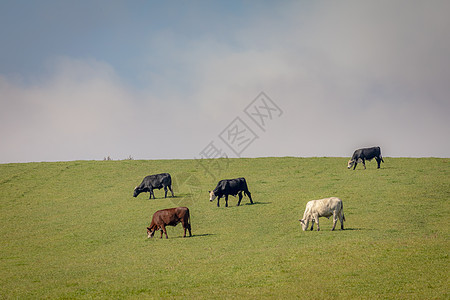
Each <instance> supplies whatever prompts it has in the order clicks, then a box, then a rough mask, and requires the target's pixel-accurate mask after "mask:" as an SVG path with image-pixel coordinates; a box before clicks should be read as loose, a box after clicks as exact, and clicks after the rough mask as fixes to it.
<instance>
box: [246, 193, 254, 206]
mask: <svg viewBox="0 0 450 300" xmlns="http://www.w3.org/2000/svg"><path fill="white" fill-rule="evenodd" d="M245 194H246V195H247V197H248V198H249V199H250V203H251V204H253V200H252V194H251V193H250V192H249V191H246V192H245Z"/></svg>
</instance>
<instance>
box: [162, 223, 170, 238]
mask: <svg viewBox="0 0 450 300" xmlns="http://www.w3.org/2000/svg"><path fill="white" fill-rule="evenodd" d="M163 231H164V234H165V235H166V239H168V238H169V237H168V236H167V231H166V226H164V224H163V225H161V237H160V238H161V239H162V235H163Z"/></svg>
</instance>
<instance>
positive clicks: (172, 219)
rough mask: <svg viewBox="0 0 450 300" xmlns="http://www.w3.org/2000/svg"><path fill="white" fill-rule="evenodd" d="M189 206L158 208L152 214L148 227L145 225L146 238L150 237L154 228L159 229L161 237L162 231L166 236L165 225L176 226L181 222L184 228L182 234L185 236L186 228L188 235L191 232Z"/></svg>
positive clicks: (153, 232)
mask: <svg viewBox="0 0 450 300" xmlns="http://www.w3.org/2000/svg"><path fill="white" fill-rule="evenodd" d="M190 220H191V218H190V216H189V208H187V207H176V208H168V209H161V210H158V211H157V212H155V213H154V214H153V218H152V223H151V224H150V227H147V238H152V237H153V235H154V234H155V231H156V230H158V229H159V230H161V237H160V238H162V236H163V232H164V233H165V234H166V239H168V238H169V237H168V236H167V231H166V226H176V225H177V224H178V223H180V222H181V224H182V225H183V228H184V235H183V237H186V229H187V230H189V236H192V234H191V224H190Z"/></svg>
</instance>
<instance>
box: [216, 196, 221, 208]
mask: <svg viewBox="0 0 450 300" xmlns="http://www.w3.org/2000/svg"><path fill="white" fill-rule="evenodd" d="M221 197H222V196H219V197H217V207H220V205H219V200H220V198H221Z"/></svg>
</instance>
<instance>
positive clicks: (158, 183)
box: [133, 173, 174, 199]
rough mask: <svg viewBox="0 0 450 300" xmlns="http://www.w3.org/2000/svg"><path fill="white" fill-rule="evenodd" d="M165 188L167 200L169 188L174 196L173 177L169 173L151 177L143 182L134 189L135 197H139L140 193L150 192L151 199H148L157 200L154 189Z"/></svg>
mask: <svg viewBox="0 0 450 300" xmlns="http://www.w3.org/2000/svg"><path fill="white" fill-rule="evenodd" d="M161 188H164V192H165V193H164V198H167V188H169V190H170V192H171V193H172V197H174V195H173V191H172V177H170V174H169V173H162V174H157V175H149V176H147V177H145V178H144V180H142V182H141V184H140V185H139V186H137V187H136V188H135V189H134V193H133V197H137V196H138V195H139V194H140V193H144V192H150V197H149V198H148V199H152V195H153V199H156V198H155V193H153V190H154V189H158V190H159V189H161Z"/></svg>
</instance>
